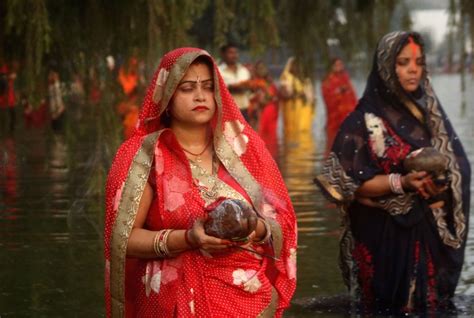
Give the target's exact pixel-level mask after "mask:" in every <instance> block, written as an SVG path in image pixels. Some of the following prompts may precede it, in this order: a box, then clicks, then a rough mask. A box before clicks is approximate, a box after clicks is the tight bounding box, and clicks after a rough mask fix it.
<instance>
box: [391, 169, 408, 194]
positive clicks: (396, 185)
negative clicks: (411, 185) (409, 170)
mask: <svg viewBox="0 0 474 318" xmlns="http://www.w3.org/2000/svg"><path fill="white" fill-rule="evenodd" d="M388 184H389V185H390V190H392V192H393V193H396V194H404V193H405V191H404V190H403V187H402V175H401V174H399V173H391V174H389V175H388Z"/></svg>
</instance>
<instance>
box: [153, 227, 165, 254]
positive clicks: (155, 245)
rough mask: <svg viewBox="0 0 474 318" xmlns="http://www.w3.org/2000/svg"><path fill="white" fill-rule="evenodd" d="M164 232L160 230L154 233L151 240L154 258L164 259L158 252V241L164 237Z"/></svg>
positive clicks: (159, 251)
mask: <svg viewBox="0 0 474 318" xmlns="http://www.w3.org/2000/svg"><path fill="white" fill-rule="evenodd" d="M164 232H165V230H160V231H158V232H156V234H155V237H154V238H153V250H154V251H155V254H156V256H158V257H164V255H163V253H162V252H161V250H160V241H161V238H162V237H163V235H164Z"/></svg>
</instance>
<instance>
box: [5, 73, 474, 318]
mask: <svg viewBox="0 0 474 318" xmlns="http://www.w3.org/2000/svg"><path fill="white" fill-rule="evenodd" d="M473 83H474V82H473V81H472V80H470V79H469V80H468V90H469V89H470V88H472V87H473ZM355 86H356V88H357V91H358V92H359V95H360V93H361V91H362V89H363V86H364V81H363V80H356V81H355ZM459 86H460V79H459V77H458V76H454V75H450V76H448V75H443V76H437V77H435V78H434V87H435V90H436V92H437V93H438V96H439V98H440V100H441V102H442V104H443V105H444V107H445V109H446V110H447V113H448V115H449V117H450V118H451V120H452V122H453V124H454V126H455V127H456V130H457V132H458V134H459V135H460V137H461V139H462V142H463V145H464V147H465V149H466V152H467V153H468V156H469V157H470V159H471V162H474V153H473V152H474V138H473V137H474V128H473V126H472V124H471V123H472V122H474V109H472V107H470V105H471V104H472V103H473V102H474V93H473V92H466V94H464V95H463V94H461V92H460V91H459ZM69 120H70V122H80V123H81V125H77V126H76V125H74V124H71V125H70V128H69V129H68V130H67V131H66V133H65V134H63V135H53V134H52V133H51V132H50V131H49V129H48V127H45V128H44V129H34V130H24V129H17V131H16V133H15V134H14V135H12V136H10V137H7V136H6V134H3V135H2V136H1V137H0V316H1V317H2V318H3V317H32V316H33V317H46V316H47V317H50V316H53V317H66V316H71V313H74V314H73V316H77V317H99V316H103V314H104V311H103V306H104V305H103V254H102V224H103V186H102V185H103V182H104V180H105V172H104V171H103V169H102V167H103V166H104V165H105V164H104V162H103V161H104V160H105V159H104V158H106V157H107V156H104V152H107V151H110V149H105V148H104V147H105V146H104V143H103V141H101V140H100V138H99V137H98V136H101V134H100V129H101V128H100V126H99V123H98V122H97V120H96V116H94V113H93V112H92V111H91V109H89V110H87V111H85V112H84V115H83V117H80V118H69ZM324 121H325V114H324V106H323V104H322V102H321V97H319V99H318V107H317V117H316V120H315V123H314V131H313V135H312V136H307V137H306V138H305V139H303V140H299V141H298V142H296V143H293V144H289V145H287V146H286V147H283V146H282V147H280V149H279V156H278V163H279V165H280V167H281V170H282V174H283V176H284V178H285V180H286V183H287V186H288V189H289V191H290V196H291V198H292V201H293V203H294V206H295V210H296V213H297V217H298V225H299V250H298V287H297V290H296V294H295V305H294V306H293V307H292V308H291V310H290V311H289V312H288V313H287V316H295V317H303V316H307V317H313V316H321V317H322V316H327V315H330V316H333V315H332V313H331V311H332V310H334V308H335V307H337V305H338V303H337V299H336V298H334V299H332V300H331V301H332V307H331V306H330V308H329V309H324V310H323V309H321V308H319V309H317V310H313V311H309V310H305V309H304V308H302V307H301V306H299V305H298V304H296V303H301V300H304V299H308V298H309V297H319V299H321V297H323V296H334V295H341V294H343V293H344V292H345V288H344V286H343V283H342V280H341V277H340V273H339V270H338V267H337V254H338V228H339V220H338V212H337V211H336V210H335V208H334V206H332V205H330V204H328V203H327V201H326V200H325V199H324V198H323V197H322V195H321V194H320V193H319V192H317V191H316V188H315V187H314V185H313V183H312V178H313V177H314V176H315V175H316V174H317V173H318V171H319V169H320V168H321V162H322V159H323V157H324V151H325V136H324V129H323V128H324ZM0 128H2V129H3V127H0ZM104 149H105V150H107V151H104ZM473 220H474V218H472V217H471V228H473V226H474V224H473V222H474V221H473ZM457 293H458V294H459V295H465V297H467V298H466V300H463V299H461V306H466V307H469V299H471V302H472V298H469V297H474V237H473V234H472V231H471V234H470V235H469V239H468V245H467V248H466V261H465V265H464V270H463V273H462V276H461V280H460V283H459V286H458V290H457ZM463 302H464V303H463ZM470 313H471V314H472V313H473V312H472V311H471V312H470Z"/></svg>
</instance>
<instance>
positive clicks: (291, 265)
mask: <svg viewBox="0 0 474 318" xmlns="http://www.w3.org/2000/svg"><path fill="white" fill-rule="evenodd" d="M286 271H287V272H288V277H289V278H290V279H294V278H296V248H290V256H288V260H287V261H286Z"/></svg>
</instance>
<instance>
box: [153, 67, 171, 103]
mask: <svg viewBox="0 0 474 318" xmlns="http://www.w3.org/2000/svg"><path fill="white" fill-rule="evenodd" d="M168 75H169V72H168V71H167V70H166V69H164V68H162V69H161V70H160V72H159V73H158V76H157V77H156V85H155V90H154V91H153V101H154V102H155V103H159V102H160V101H161V99H162V98H163V90H164V86H165V83H166V80H167V79H168Z"/></svg>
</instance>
